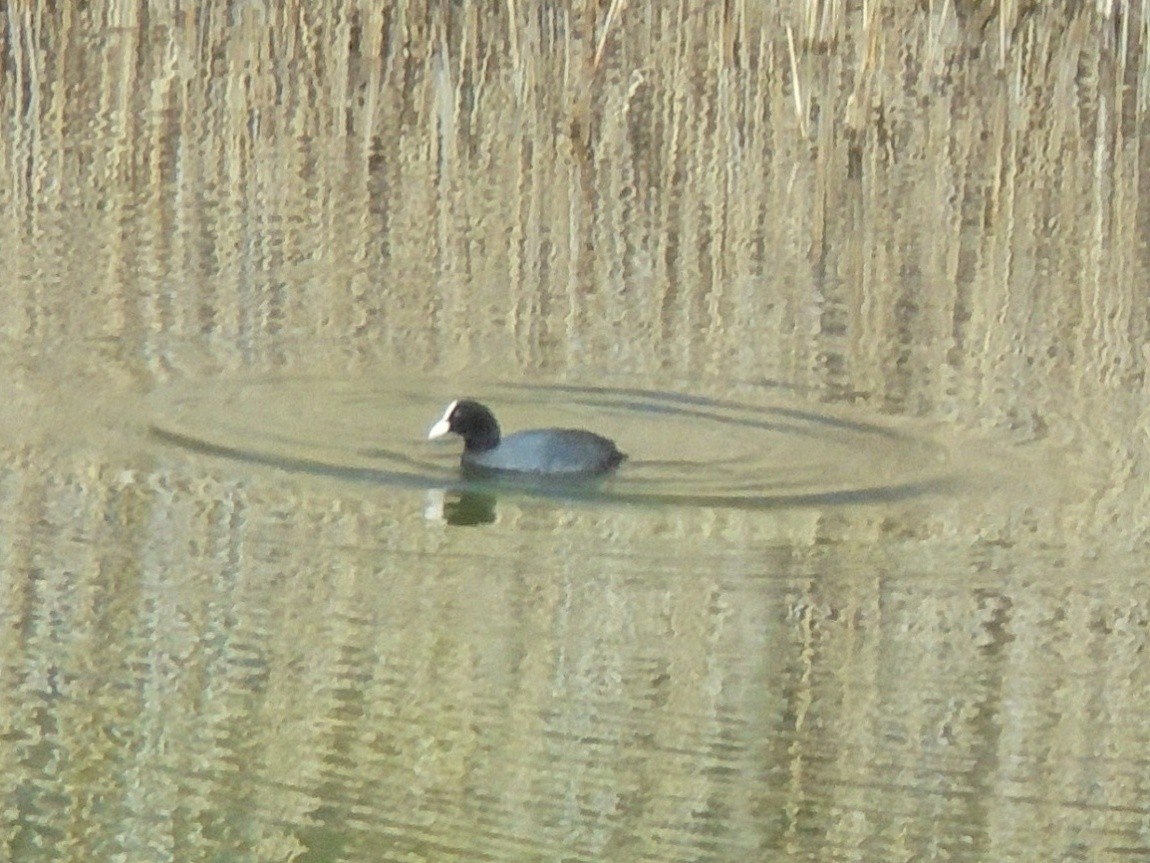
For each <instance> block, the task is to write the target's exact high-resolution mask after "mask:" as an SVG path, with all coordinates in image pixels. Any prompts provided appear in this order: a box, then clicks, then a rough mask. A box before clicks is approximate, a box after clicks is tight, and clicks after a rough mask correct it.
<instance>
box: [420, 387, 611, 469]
mask: <svg viewBox="0 0 1150 863" xmlns="http://www.w3.org/2000/svg"><path fill="white" fill-rule="evenodd" d="M448 432H455V433H456V434H457V435H459V436H460V437H462V438H463V461H462V464H463V470H464V471H465V472H468V473H475V474H546V475H551V476H556V475H558V476H568V477H571V476H591V475H594V474H602V473H607V472H608V471H611V470H614V469H615V468H617V467H618V466H619V464H620V463H621V462H622V461H623V459H625V458H626V457H627V456H625V455H624V454H623V453H621V452H619V450H618V449H617V448H616V447H615V442H614V441H612V440H608V439H607V438H605V437H603V436H602V435H597V434H595V433H593V432H589V431H583V430H582V429H531V430H530V431H521V432H516V433H515V434H510V435H508V436H507V437H500V434H499V423H497V422H496V421H495V414H493V413H492V412H491V411H490V410H489V409H488V408H486V407H485V406H484V405H481V404H480V403H479V402H476V401H471V400H470V399H456V400H455V401H453V402H452V403H451V404H449V405H448V406H447V410H446V411H444V413H443V419H441V420H440V421H439V422H437V423H436V424H435V425H433V426H432V427H431V430H430V431H429V432H428V433H427V438H428V440H432V439H434V438H438V437H443V436H444V435H445V434H447V433H448Z"/></svg>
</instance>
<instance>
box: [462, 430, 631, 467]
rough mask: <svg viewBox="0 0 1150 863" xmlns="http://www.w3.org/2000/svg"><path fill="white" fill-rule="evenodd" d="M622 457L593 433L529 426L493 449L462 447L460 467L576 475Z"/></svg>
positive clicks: (621, 454)
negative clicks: (527, 429)
mask: <svg viewBox="0 0 1150 863" xmlns="http://www.w3.org/2000/svg"><path fill="white" fill-rule="evenodd" d="M624 458H626V456H625V455H623V453H621V452H619V450H618V449H617V448H616V447H615V444H614V443H613V442H612V441H610V440H608V439H607V438H605V437H603V436H602V435H597V434H595V433H594V432H589V431H583V430H581V429H531V430H530V431H521V432H516V433H515V434H510V435H507V436H506V437H505V438H503V439H502V440H500V442H499V444H498V446H496V447H495V448H493V449H488V450H483V451H480V452H472V451H470V450H466V449H465V450H464V452H463V468H464V470H467V471H471V472H473V473H522V474H552V475H553V474H562V475H567V476H577V475H580V474H583V475H589V474H597V473H604V472H606V471H609V470H612V469H614V468H616V467H618V466H619V464H620V463H621V462H622V461H623V459H624Z"/></svg>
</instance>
